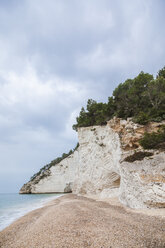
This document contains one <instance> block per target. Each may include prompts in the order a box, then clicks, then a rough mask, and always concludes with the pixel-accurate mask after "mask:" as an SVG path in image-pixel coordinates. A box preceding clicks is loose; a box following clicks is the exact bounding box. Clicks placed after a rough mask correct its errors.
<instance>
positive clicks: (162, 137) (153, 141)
mask: <svg viewBox="0 0 165 248" xmlns="http://www.w3.org/2000/svg"><path fill="white" fill-rule="evenodd" d="M164 142H165V125H162V126H161V127H160V128H159V130H158V132H152V133H145V134H144V137H143V138H142V139H141V140H140V141H139V143H140V145H141V146H142V147H143V148H144V149H157V148H159V147H162V144H163V143H164Z"/></svg>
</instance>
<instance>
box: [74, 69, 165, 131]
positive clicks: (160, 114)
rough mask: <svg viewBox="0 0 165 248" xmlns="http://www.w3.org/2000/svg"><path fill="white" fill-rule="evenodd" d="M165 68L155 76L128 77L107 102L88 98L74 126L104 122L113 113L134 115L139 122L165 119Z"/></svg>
mask: <svg viewBox="0 0 165 248" xmlns="http://www.w3.org/2000/svg"><path fill="white" fill-rule="evenodd" d="M164 75H165V67H164V68H163V69H162V70H160V71H159V72H158V75H157V77H156V78H155V79H154V77H153V75H151V74H148V73H144V72H141V73H139V75H138V76H137V77H135V78H134V79H127V80H126V81H125V82H124V83H121V84H119V86H118V87H117V88H116V89H115V90H114V91H113V95H112V96H111V97H109V98H108V102H107V103H102V102H99V103H98V102H96V101H94V100H92V99H89V100H88V102H87V106H86V109H85V108H82V109H81V111H80V114H79V116H78V117H77V118H76V121H77V123H76V124H74V125H73V129H74V130H76V131H77V128H78V127H88V126H93V125H105V124H106V122H107V121H108V120H110V119H111V118H112V117H113V116H117V117H119V118H123V119H127V118H128V117H132V118H133V120H134V121H135V122H137V123H139V124H142V125H145V124H147V123H148V122H150V121H156V122H160V121H162V120H165V76H164Z"/></svg>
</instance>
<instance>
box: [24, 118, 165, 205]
mask: <svg viewBox="0 0 165 248" xmlns="http://www.w3.org/2000/svg"><path fill="white" fill-rule="evenodd" d="M161 124H162V123H161ZM161 124H160V123H151V124H150V125H148V126H142V125H138V124H135V123H133V122H132V121H131V119H128V120H127V121H125V120H121V119H117V118H114V119H112V120H110V121H109V122H108V123H107V125H106V126H93V127H85V128H79V130H78V138H79V148H78V150H77V151H75V152H74V153H73V154H72V155H70V156H69V157H67V158H65V159H64V160H62V161H61V162H60V163H59V164H57V165H55V166H52V167H51V168H50V169H49V170H46V171H45V175H44V176H43V175H39V176H38V177H36V178H34V179H33V180H32V181H30V182H28V183H27V184H25V185H24V186H23V187H22V189H21V190H20V193H48V192H74V193H77V194H87V195H98V196H99V197H100V198H104V197H112V196H118V197H119V199H120V201H121V202H122V203H123V204H125V205H127V206H130V207H133V208H145V207H165V153H164V152H163V151H158V150H157V151H154V150H150V151H147V152H146V151H145V152H144V151H143V150H142V148H141V147H140V145H139V142H138V141H139V139H140V138H141V137H142V136H143V134H144V132H145V131H147V132H151V131H156V130H157V129H158V127H159V126H160V125H161Z"/></svg>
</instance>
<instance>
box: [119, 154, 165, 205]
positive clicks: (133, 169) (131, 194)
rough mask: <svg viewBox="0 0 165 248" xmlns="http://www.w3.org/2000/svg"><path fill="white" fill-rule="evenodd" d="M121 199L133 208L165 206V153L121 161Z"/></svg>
mask: <svg viewBox="0 0 165 248" xmlns="http://www.w3.org/2000/svg"><path fill="white" fill-rule="evenodd" d="M120 165H121V166H120V168H121V182H120V193H119V199H120V201H121V202H122V203H123V204H124V205H127V206H129V207H132V208H146V207H158V208H159V207H165V153H164V152H160V153H159V152H153V156H150V157H146V158H144V159H143V160H137V161H134V162H133V163H129V162H125V161H121V163H120Z"/></svg>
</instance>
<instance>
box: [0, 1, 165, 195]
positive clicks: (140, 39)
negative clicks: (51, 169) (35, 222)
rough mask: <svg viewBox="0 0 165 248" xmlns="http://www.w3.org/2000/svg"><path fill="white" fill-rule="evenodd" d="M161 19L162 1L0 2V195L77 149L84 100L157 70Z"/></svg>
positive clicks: (164, 36) (163, 39) (164, 34)
mask: <svg viewBox="0 0 165 248" xmlns="http://www.w3.org/2000/svg"><path fill="white" fill-rule="evenodd" d="M164 19H165V17H164V1H163V0H158V1H154V0H146V1H143V0H135V1H132V0H116V1H112V0H111V1H109V0H103V1H99V0H90V1H88V2H85V1H77V0H70V1H62V0H49V1H45V0H35V1H34V0H23V1H18V0H10V1H7V0H5V1H0V51H1V56H0V92H1V95H0V135H1V142H0V147H1V155H0V191H11V190H12V191H13V190H18V188H19V187H20V186H21V184H22V183H24V181H25V180H27V179H28V178H29V176H30V175H31V174H33V173H34V172H35V171H37V170H38V169H39V168H40V167H41V166H42V165H44V164H45V163H47V162H49V161H50V160H51V159H54V158H55V157H56V156H59V155H60V154H61V153H63V152H66V151H67V150H69V149H70V148H72V147H73V146H74V145H75V144H76V142H77V136H76V133H75V132H74V131H72V124H73V123H74V122H75V117H76V116H77V114H78V112H79V110H80V108H81V106H82V105H85V104H86V101H87V99H88V98H93V99H96V100H98V101H106V100H107V98H108V96H110V95H111V94H112V91H113V89H114V88H115V87H116V86H117V85H118V84H119V83H121V82H123V81H124V80H126V79H127V78H131V77H134V76H136V75H137V74H138V73H139V72H140V71H141V70H144V71H146V72H150V73H153V74H154V75H155V74H156V72H157V71H158V69H160V68H161V67H163V66H164V57H165V50H164V43H165V31H164V29H163V28H162V24H163V23H164ZM13 175H14V176H13ZM4 178H7V179H6V183H5V180H4ZM13 178H14V179H13Z"/></svg>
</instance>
